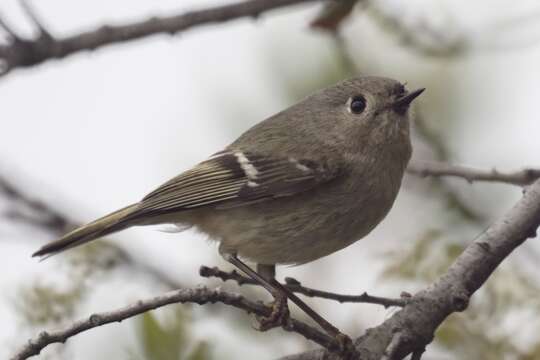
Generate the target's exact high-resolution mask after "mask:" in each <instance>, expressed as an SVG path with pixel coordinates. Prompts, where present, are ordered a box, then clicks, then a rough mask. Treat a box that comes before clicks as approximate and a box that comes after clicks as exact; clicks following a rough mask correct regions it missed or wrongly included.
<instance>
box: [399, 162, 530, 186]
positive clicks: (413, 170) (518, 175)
mask: <svg viewBox="0 0 540 360" xmlns="http://www.w3.org/2000/svg"><path fill="white" fill-rule="evenodd" d="M407 172H408V173H409V174H413V175H418V176H422V177H427V176H435V177H440V176H452V177H458V178H462V179H465V180H466V181H468V182H469V183H472V182H474V181H485V182H499V183H505V184H511V185H519V186H525V185H530V184H532V183H533V182H534V181H535V180H536V179H539V178H540V168H526V169H522V170H520V171H515V172H500V171H498V170H496V169H492V170H484V169H476V168H472V167H467V166H460V165H450V164H447V163H443V162H414V163H411V164H409V166H408V168H407Z"/></svg>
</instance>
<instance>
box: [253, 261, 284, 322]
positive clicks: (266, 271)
mask: <svg viewBox="0 0 540 360" xmlns="http://www.w3.org/2000/svg"><path fill="white" fill-rule="evenodd" d="M257 273H258V274H259V275H261V276H262V277H263V278H264V279H265V280H266V281H268V283H269V284H270V285H272V288H273V289H274V291H272V292H271V294H272V296H273V297H274V301H273V302H272V313H271V314H270V316H268V317H267V318H260V319H259V326H260V329H261V330H263V331H264V330H267V329H271V328H273V327H276V326H280V325H282V324H285V322H286V321H287V318H288V317H289V307H288V306H287V295H286V294H284V293H283V292H281V291H276V289H275V287H274V286H273V282H275V281H276V280H275V276H276V266H275V265H265V264H257Z"/></svg>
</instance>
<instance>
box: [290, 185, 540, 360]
mask: <svg viewBox="0 0 540 360" xmlns="http://www.w3.org/2000/svg"><path fill="white" fill-rule="evenodd" d="M538 226H540V179H539V180H536V181H535V182H534V183H533V184H532V185H530V186H529V187H527V188H526V190H525V191H524V195H523V197H522V198H521V199H520V200H519V201H518V202H517V203H516V205H514V207H513V208H512V209H511V210H510V211H508V212H507V213H506V215H505V216H503V217H502V219H500V220H499V221H497V222H495V223H493V224H492V225H491V226H490V227H489V228H488V229H487V230H486V231H485V232H483V233H482V234H481V235H480V236H478V237H477V238H476V239H475V240H474V241H473V242H472V243H471V244H470V245H469V246H467V248H466V249H465V250H464V251H463V253H461V255H460V256H458V258H457V259H456V260H455V261H454V263H453V264H452V265H451V266H450V268H449V269H448V270H447V271H446V273H445V274H443V275H442V276H441V277H440V278H439V279H438V280H437V281H435V282H434V283H433V284H431V285H430V286H428V287H427V288H426V289H424V290H422V291H420V292H419V293H417V294H415V295H414V296H413V297H412V298H411V299H410V301H409V302H408V303H407V306H405V307H404V308H403V309H401V310H399V311H398V312H396V313H395V314H393V315H392V317H390V318H389V319H387V320H386V321H385V322H384V323H382V324H381V325H379V326H377V327H374V328H372V329H369V330H368V331H367V332H366V333H365V334H364V335H363V336H361V337H359V338H357V339H356V340H355V347H356V349H357V351H358V352H359V353H360V354H361V358H362V360H380V359H381V357H382V356H383V354H385V352H386V354H388V349H389V347H390V348H391V353H392V355H393V358H392V359H394V358H395V359H403V358H404V357H405V356H407V355H408V354H411V353H412V354H415V353H416V354H415V355H414V356H415V357H414V358H415V359H418V358H419V357H420V356H421V354H422V350H421V349H424V348H425V346H426V345H427V344H429V343H430V342H431V341H432V340H433V336H434V334H435V330H437V328H438V327H439V326H440V325H441V323H442V322H443V321H444V320H445V319H446V318H447V317H448V316H449V315H450V314H452V313H454V312H460V311H464V310H465V309H466V308H467V306H468V303H469V300H470V298H471V296H472V295H473V294H474V293H475V292H476V291H477V290H478V289H479V288H480V287H481V286H482V285H483V284H484V283H485V282H486V281H487V279H488V278H489V276H490V275H491V274H492V273H493V272H494V271H495V269H496V268H497V267H498V266H499V264H500V263H501V262H502V261H503V260H504V259H505V258H506V257H507V256H508V255H510V253H511V252H512V251H513V250H514V249H516V248H517V247H518V246H520V245H521V244H522V243H523V242H524V241H525V240H526V239H527V238H528V237H534V236H536V229H537V228H538ZM396 329H398V331H399V333H400V337H399V341H397V340H393V339H394V337H395V335H396ZM392 342H393V344H392ZM398 345H399V346H398ZM323 358H324V359H337V357H336V356H334V355H333V354H328V353H327V352H325V351H324V350H315V351H308V352H305V353H301V354H297V355H291V356H287V357H285V358H283V359H287V360H304V359H306V360H307V359H310V360H313V359H323Z"/></svg>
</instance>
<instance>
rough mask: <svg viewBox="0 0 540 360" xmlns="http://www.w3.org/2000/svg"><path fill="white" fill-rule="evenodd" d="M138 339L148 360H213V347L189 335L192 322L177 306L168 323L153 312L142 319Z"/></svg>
mask: <svg viewBox="0 0 540 360" xmlns="http://www.w3.org/2000/svg"><path fill="white" fill-rule="evenodd" d="M139 319H140V320H139V324H138V338H139V343H140V344H141V345H142V348H143V354H144V355H143V356H144V359H145V360H210V359H212V357H211V355H210V353H211V352H210V347H209V345H208V343H206V342H204V341H194V340H193V339H192V338H191V336H190V334H189V325H190V323H189V319H188V317H187V316H186V313H185V310H183V309H182V308H181V307H179V306H177V307H176V310H175V311H174V314H172V316H167V322H166V323H167V324H161V323H160V321H158V319H157V318H156V317H155V315H154V313H153V312H151V311H150V312H147V313H145V314H143V315H141V316H140V317H139Z"/></svg>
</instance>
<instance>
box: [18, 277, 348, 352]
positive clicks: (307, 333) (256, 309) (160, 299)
mask: <svg viewBox="0 0 540 360" xmlns="http://www.w3.org/2000/svg"><path fill="white" fill-rule="evenodd" d="M175 303H196V304H199V305H204V304H208V303H211V304H214V303H223V304H226V305H230V306H232V307H235V308H237V309H240V310H244V311H245V312H247V313H248V314H256V315H259V316H268V315H270V313H271V311H272V309H271V308H270V307H269V306H266V305H263V304H262V303H259V302H254V301H251V300H248V299H246V298H245V297H243V296H242V295H240V294H237V293H229V292H224V291H221V290H219V289H208V288H206V287H200V288H196V289H180V290H175V291H170V292H168V293H165V294H163V295H160V296H156V297H153V298H150V299H146V300H140V301H138V302H136V303H134V304H131V305H128V306H126V307H123V308H120V309H116V310H113V311H110V312H104V313H99V314H93V315H90V316H89V317H88V318H85V319H82V320H79V321H76V322H74V323H73V324H71V325H70V326H68V327H66V328H64V329H61V330H57V331H51V332H46V331H43V332H41V333H40V334H39V335H38V336H37V337H36V338H34V339H31V340H29V341H28V343H27V344H26V345H25V346H23V347H22V348H21V349H19V351H17V353H16V354H15V355H13V356H12V357H11V360H23V359H27V358H29V357H31V356H34V355H38V354H39V353H40V352H41V350H43V349H44V348H45V347H47V346H48V345H50V344H53V343H64V342H66V340H68V339H69V338H70V337H72V336H75V335H77V334H79V333H81V332H84V331H87V330H89V329H92V328H95V327H98V326H102V325H105V324H110V323H114V322H120V321H122V320H125V319H128V318H131V317H133V316H136V315H139V314H142V313H144V312H146V311H149V310H153V309H156V308H159V307H162V306H165V305H169V304H175ZM283 329H285V330H286V331H290V332H295V333H298V334H300V335H302V336H304V337H305V338H306V339H309V340H312V341H314V342H316V343H318V344H320V345H322V346H324V347H325V348H328V349H337V347H338V344H337V343H336V341H335V340H334V339H332V338H330V337H329V336H328V335H326V334H324V333H322V332H320V331H319V330H317V329H315V328H313V327H311V326H309V325H307V324H305V323H303V322H301V321H298V320H295V319H289V320H288V322H287V324H285V325H283Z"/></svg>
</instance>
